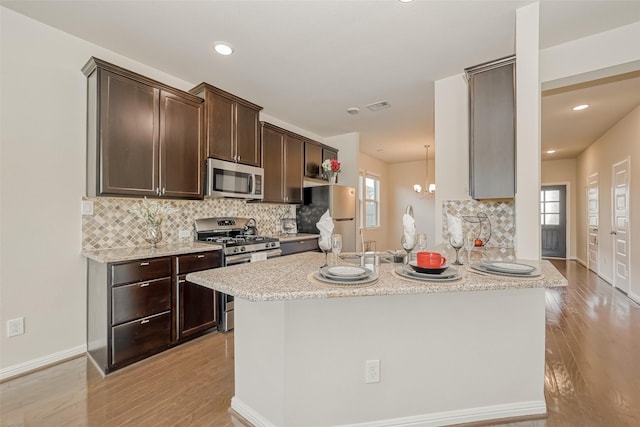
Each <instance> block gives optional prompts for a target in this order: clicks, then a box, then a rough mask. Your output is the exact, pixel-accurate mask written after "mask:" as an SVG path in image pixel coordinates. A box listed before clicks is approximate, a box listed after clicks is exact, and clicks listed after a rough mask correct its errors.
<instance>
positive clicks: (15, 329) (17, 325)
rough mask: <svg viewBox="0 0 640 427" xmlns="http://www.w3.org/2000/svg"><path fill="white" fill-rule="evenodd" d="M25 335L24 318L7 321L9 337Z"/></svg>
mask: <svg viewBox="0 0 640 427" xmlns="http://www.w3.org/2000/svg"><path fill="white" fill-rule="evenodd" d="M22 334H24V317H18V318H16V319H11V320H7V337H14V336H16V335H22Z"/></svg>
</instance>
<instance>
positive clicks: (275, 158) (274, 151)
mask: <svg viewBox="0 0 640 427" xmlns="http://www.w3.org/2000/svg"><path fill="white" fill-rule="evenodd" d="M262 158H263V160H264V201H265V202H275V203H282V202H284V201H285V199H284V194H283V189H284V165H283V164H282V162H283V159H284V135H282V134H281V133H279V132H276V131H274V130H272V129H269V128H267V127H263V128H262Z"/></svg>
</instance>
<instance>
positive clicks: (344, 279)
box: [319, 268, 371, 282]
mask: <svg viewBox="0 0 640 427" xmlns="http://www.w3.org/2000/svg"><path fill="white" fill-rule="evenodd" d="M319 273H320V275H321V276H322V277H326V278H327V279H331V280H337V281H340V282H353V281H357V280H362V279H366V278H367V277H369V275H370V274H371V270H367V272H366V273H365V274H363V275H362V276H354V277H351V276H334V275H333V274H330V273H329V272H327V271H325V270H324V269H322V268H321V269H320V271H319Z"/></svg>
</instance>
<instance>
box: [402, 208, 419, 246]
mask: <svg viewBox="0 0 640 427" xmlns="http://www.w3.org/2000/svg"><path fill="white" fill-rule="evenodd" d="M402 236H403V237H404V241H405V243H406V246H407V248H413V247H414V246H415V245H416V220H415V219H414V218H413V216H411V215H409V214H404V215H402Z"/></svg>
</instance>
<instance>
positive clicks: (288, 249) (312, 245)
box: [280, 238, 318, 255]
mask: <svg viewBox="0 0 640 427" xmlns="http://www.w3.org/2000/svg"><path fill="white" fill-rule="evenodd" d="M280 249H281V250H282V255H291V254H297V253H299V252H309V251H317V250H318V239H313V238H310V239H304V240H295V241H293V242H280Z"/></svg>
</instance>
